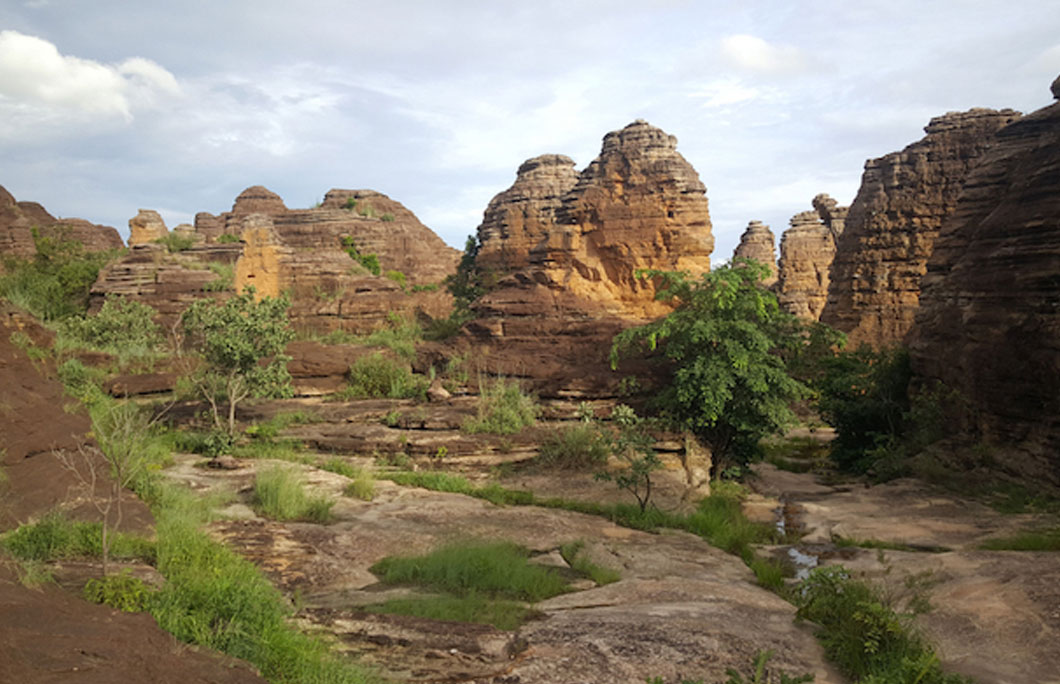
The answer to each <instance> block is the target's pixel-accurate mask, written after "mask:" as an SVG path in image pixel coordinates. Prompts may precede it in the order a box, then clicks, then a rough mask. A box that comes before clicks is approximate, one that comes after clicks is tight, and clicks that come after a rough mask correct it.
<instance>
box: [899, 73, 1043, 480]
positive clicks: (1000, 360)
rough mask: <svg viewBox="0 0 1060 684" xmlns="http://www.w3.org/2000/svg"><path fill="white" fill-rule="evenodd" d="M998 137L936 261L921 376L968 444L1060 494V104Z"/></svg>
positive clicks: (927, 296)
mask: <svg viewBox="0 0 1060 684" xmlns="http://www.w3.org/2000/svg"><path fill="white" fill-rule="evenodd" d="M1055 89H1056V86H1055V84H1054V91H1055ZM1013 118H1015V117H1014V116H1013ZM996 138H997V142H996V144H995V145H994V146H992V147H991V148H990V149H989V150H987V151H986V152H985V153H984V154H983V155H982V159H981V160H980V163H979V164H978V166H976V168H975V169H973V170H972V171H971V172H970V173H969V174H968V176H967V179H966V180H965V183H964V190H963V192H962V193H961V195H960V199H959V200H958V201H957V203H956V208H955V209H954V211H953V212H952V214H951V215H950V216H949V218H947V219H946V221H945V222H944V223H943V225H942V228H941V230H940V231H939V234H938V237H937V239H936V240H935V245H934V250H933V252H932V254H931V258H930V259H929V260H928V261H927V272H926V274H925V275H924V276H923V278H922V285H923V293H922V295H921V296H920V307H919V310H918V311H917V315H916V325H915V328H914V330H913V334H912V344H911V354H912V361H913V367H914V370H915V371H916V372H917V373H918V374H919V375H920V376H921V377H923V378H926V379H928V381H929V382H930V380H931V379H935V380H938V381H940V382H942V383H944V384H945V385H946V386H947V387H948V388H950V389H952V390H956V391H957V392H958V393H959V395H960V396H961V397H962V399H963V401H962V402H960V406H958V407H957V408H958V413H959V418H960V420H961V422H962V424H963V428H964V429H965V431H966V433H968V434H969V435H971V436H972V437H973V438H978V439H981V440H984V441H986V442H988V443H992V444H995V445H1017V446H1019V447H1021V448H1022V450H1023V451H1025V452H1026V453H1028V454H1030V456H1029V457H1028V458H1025V459H1016V458H1006V459H1004V464H1003V465H1005V466H1006V467H1010V468H1013V469H1014V470H1020V471H1022V474H1024V475H1026V476H1027V477H1030V478H1034V479H1037V480H1043V479H1044V480H1047V481H1049V482H1051V483H1052V484H1054V485H1060V456H1058V454H1060V392H1058V391H1057V387H1060V103H1055V104H1053V105H1051V106H1049V107H1045V108H1044V109H1041V110H1038V111H1037V112H1034V113H1033V114H1030V115H1028V116H1025V117H1023V118H1021V119H1018V120H1015V121H1014V122H1013V123H1011V124H1009V125H1008V126H1006V127H1005V128H1002V129H1001V130H1000V131H998V132H997V135H996Z"/></svg>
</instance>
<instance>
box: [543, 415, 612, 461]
mask: <svg viewBox="0 0 1060 684" xmlns="http://www.w3.org/2000/svg"><path fill="white" fill-rule="evenodd" d="M610 453H611V452H610V449H609V448H608V444H607V439H606V438H605V437H604V436H603V435H602V434H600V430H599V429H598V428H597V427H596V426H595V425H591V424H588V423H578V424H577V425H572V426H569V427H566V428H564V429H562V430H557V431H556V432H552V433H550V434H549V435H548V436H547V437H546V438H545V440H544V441H543V442H541V447H540V449H539V450H538V455H537V458H536V459H535V461H536V462H537V463H540V464H541V465H543V466H545V467H547V468H569V469H571V470H590V469H593V468H599V467H600V466H602V465H604V464H606V463H607V456H608V454H610Z"/></svg>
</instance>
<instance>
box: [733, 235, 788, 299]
mask: <svg viewBox="0 0 1060 684" xmlns="http://www.w3.org/2000/svg"><path fill="white" fill-rule="evenodd" d="M775 245H776V241H775V239H774V237H773V231H771V230H770V229H769V226H767V225H766V224H764V223H762V222H761V221H751V222H750V223H748V224H747V230H745V231H744V232H743V235H741V236H740V244H738V245H736V249H735V250H733V253H732V258H733V261H735V260H736V259H753V260H754V261H757V262H758V263H760V264H763V265H765V266H767V267H768V268H769V276H768V277H766V278H765V279H764V280H763V281H762V284H763V285H765V286H766V287H771V286H772V285H773V283H775V282H777V250H776V246H775Z"/></svg>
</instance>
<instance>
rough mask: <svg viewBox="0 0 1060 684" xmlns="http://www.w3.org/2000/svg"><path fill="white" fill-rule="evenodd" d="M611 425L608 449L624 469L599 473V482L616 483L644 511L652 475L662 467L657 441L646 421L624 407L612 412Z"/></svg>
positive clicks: (648, 497) (621, 406)
mask: <svg viewBox="0 0 1060 684" xmlns="http://www.w3.org/2000/svg"><path fill="white" fill-rule="evenodd" d="M611 422H612V423H613V424H614V426H615V432H614V434H612V435H609V436H608V437H607V438H606V439H607V446H608V450H609V451H610V452H611V453H612V454H613V455H615V456H616V457H617V458H619V459H620V460H621V461H623V465H624V466H625V467H624V468H623V469H622V470H619V471H617V472H612V471H610V470H604V471H600V472H598V473H596V479H598V480H605V481H607V482H614V483H615V485H616V486H618V488H619V489H624V490H626V491H627V492H629V493H630V494H632V495H633V497H634V498H635V499H636V500H637V505H638V506H640V510H641V511H644V510H646V509H647V508H648V504H649V503H650V502H651V495H652V484H653V483H652V479H651V478H652V472H654V471H655V470H657V469H658V468H660V467H661V466H662V462H661V461H660V460H659V457H658V456H657V455H656V453H655V440H654V439H653V438H652V436H651V435H650V434H648V432H647V430H646V424H645V421H644V419H643V418H640V417H639V416H638V415H637V414H636V413H635V412H634V411H633V409H632V408H630V407H629V406H626V405H625V404H619V405H618V406H616V407H615V408H614V409H612V410H611Z"/></svg>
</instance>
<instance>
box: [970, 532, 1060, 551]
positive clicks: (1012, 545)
mask: <svg viewBox="0 0 1060 684" xmlns="http://www.w3.org/2000/svg"><path fill="white" fill-rule="evenodd" d="M979 548H980V549H983V550H985V551H1060V527H1057V528H1054V529H1051V530H1036V531H1028V532H1022V533H1020V534H1016V535H1012V536H1011V537H997V538H995V539H987V540H986V541H984V542H983V543H981V544H980V545H979Z"/></svg>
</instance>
